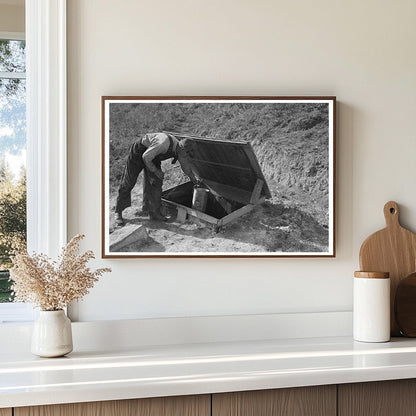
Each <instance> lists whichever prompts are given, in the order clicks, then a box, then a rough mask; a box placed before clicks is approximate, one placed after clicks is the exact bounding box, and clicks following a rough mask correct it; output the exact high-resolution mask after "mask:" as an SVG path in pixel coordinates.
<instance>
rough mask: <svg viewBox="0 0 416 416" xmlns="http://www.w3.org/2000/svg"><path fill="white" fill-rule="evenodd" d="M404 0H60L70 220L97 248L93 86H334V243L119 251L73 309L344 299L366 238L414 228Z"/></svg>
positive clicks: (249, 89)
mask: <svg viewBox="0 0 416 416" xmlns="http://www.w3.org/2000/svg"><path fill="white" fill-rule="evenodd" d="M415 15H416V3H415V2H414V1H413V0H401V1H400V2H391V1H387V0H366V1H362V0H351V1H348V2H342V1H334V0H315V1H309V0H298V1H289V0H286V1H283V0H281V1H269V0H257V1H249V0H211V1H204V0H175V1H171V2H168V1H162V0H153V1H151V2H150V1H147V2H145V1H137V0H124V1H119V0H106V1H102V0H88V1H85V0H70V1H68V52H69V56H68V78H69V86H68V96H69V103H68V104H69V105H68V126H69V149H68V151H69V196H68V201H69V207H68V208H69V209H68V212H69V224H68V226H69V235H70V236H72V235H74V234H75V233H78V232H82V233H85V234H86V236H87V237H86V239H85V244H84V247H83V248H90V249H92V250H94V252H95V253H96V254H97V257H98V258H99V257H100V253H101V251H100V241H101V222H100V210H101V207H100V198H101V193H100V186H101V185H100V184H101V177H100V173H101V170H100V166H101V165H100V164H101V153H100V151H101V131H100V125H101V124H100V97H101V96H102V95H169V94H171V95H172V94H173V95H239V94H240V95H249V94H251V95H336V96H337V99H338V111H337V117H338V126H337V129H338V143H337V184H336V186H337V209H336V218H337V219H336V222H337V257H336V258H335V259H279V258H276V259H120V260H111V261H110V260H106V261H104V260H98V261H97V262H96V263H94V265H97V266H98V264H100V265H106V266H110V267H112V269H113V272H112V274H111V275H107V276H105V277H103V278H102V280H101V281H100V282H99V283H98V284H97V286H96V287H95V288H94V289H93V290H92V292H91V293H90V295H88V296H87V297H86V298H85V299H84V301H82V302H81V303H80V304H79V306H78V315H76V314H75V311H74V312H73V316H74V317H75V318H76V317H78V319H79V320H84V321H85V320H101V319H123V318H145V317H167V316H194V315H220V314H254V313H283V312H284V313H290V312H309V311H344V310H351V305H352V293H351V290H352V282H351V278H352V275H353V271H354V270H355V269H357V267H358V251H359V247H360V244H361V242H362V241H363V239H364V238H365V237H366V236H367V235H368V234H370V233H372V232H373V231H375V230H377V229H379V228H382V227H383V226H384V218H383V212H382V209H383V205H384V203H385V202H387V201H388V200H391V199H393V200H396V201H397V202H398V203H399V204H400V205H401V213H402V215H401V218H402V223H403V225H405V226H407V227H409V228H411V229H413V231H416V191H415V183H416V169H415V160H416V141H415V139H416V77H415V74H416V48H415V44H416V25H415V24H414V16H415Z"/></svg>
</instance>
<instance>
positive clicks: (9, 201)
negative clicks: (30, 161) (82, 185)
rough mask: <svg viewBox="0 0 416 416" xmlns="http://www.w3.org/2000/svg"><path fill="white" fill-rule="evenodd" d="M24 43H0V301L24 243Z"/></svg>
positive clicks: (8, 298) (6, 296)
mask: <svg viewBox="0 0 416 416" xmlns="http://www.w3.org/2000/svg"><path fill="white" fill-rule="evenodd" d="M24 71H25V42H24V41H16V40H0V302H1V303H4V302H10V301H11V300H12V294H11V291H10V285H11V283H10V281H9V273H8V268H10V266H11V262H10V254H11V251H12V249H13V247H14V246H15V245H16V244H22V243H25V242H26V79H25V72H24Z"/></svg>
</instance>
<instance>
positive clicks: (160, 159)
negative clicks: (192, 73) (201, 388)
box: [102, 97, 336, 257]
mask: <svg viewBox="0 0 416 416" xmlns="http://www.w3.org/2000/svg"><path fill="white" fill-rule="evenodd" d="M335 104H336V100H335V97H102V158H103V160H102V182H103V183H102V255H103V257H334V256H335V207H334V205H335Z"/></svg>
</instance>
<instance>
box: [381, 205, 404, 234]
mask: <svg viewBox="0 0 416 416" xmlns="http://www.w3.org/2000/svg"><path fill="white" fill-rule="evenodd" d="M399 212H400V210H399V206H398V205H397V203H396V202H394V201H389V202H387V204H386V205H384V218H385V219H386V227H387V228H389V227H401V225H400V222H399Z"/></svg>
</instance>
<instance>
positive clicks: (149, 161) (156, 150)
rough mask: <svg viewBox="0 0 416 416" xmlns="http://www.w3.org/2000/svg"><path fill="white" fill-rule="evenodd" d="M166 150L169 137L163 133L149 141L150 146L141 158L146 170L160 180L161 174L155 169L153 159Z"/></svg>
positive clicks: (160, 171)
mask: <svg viewBox="0 0 416 416" xmlns="http://www.w3.org/2000/svg"><path fill="white" fill-rule="evenodd" d="M168 149H169V137H168V136H167V135H166V134H164V133H160V134H157V135H156V136H155V137H154V138H153V139H152V140H151V142H150V146H149V147H148V148H147V150H146V151H145V152H144V153H143V156H142V158H143V162H144V164H145V165H146V168H147V169H148V170H149V171H150V172H151V173H153V174H155V175H156V176H157V177H158V178H160V179H163V172H162V170H160V169H158V168H157V167H156V165H155V164H154V163H153V159H154V158H155V157H156V156H158V155H160V154H162V153H166V152H167V150H168Z"/></svg>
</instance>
